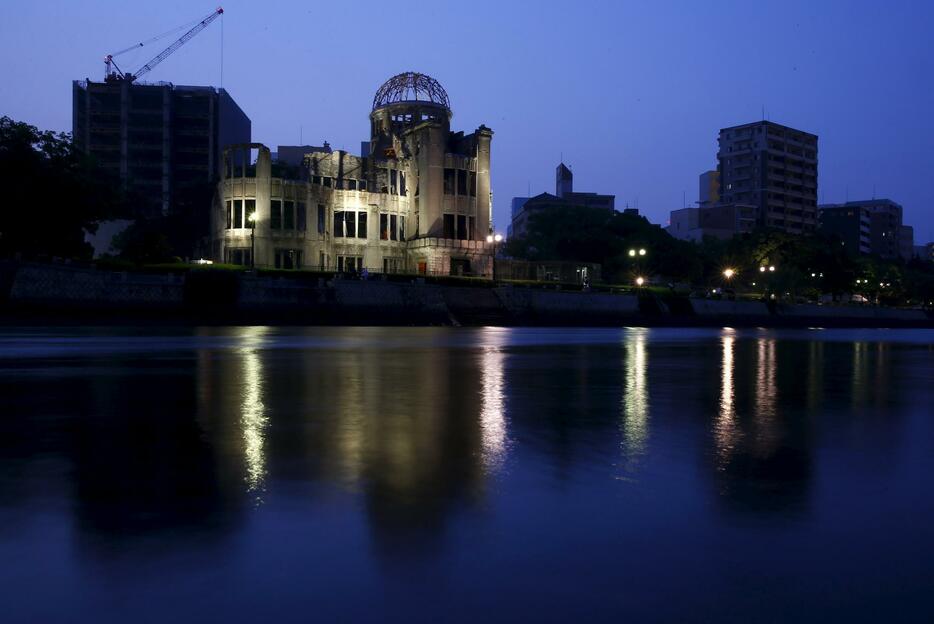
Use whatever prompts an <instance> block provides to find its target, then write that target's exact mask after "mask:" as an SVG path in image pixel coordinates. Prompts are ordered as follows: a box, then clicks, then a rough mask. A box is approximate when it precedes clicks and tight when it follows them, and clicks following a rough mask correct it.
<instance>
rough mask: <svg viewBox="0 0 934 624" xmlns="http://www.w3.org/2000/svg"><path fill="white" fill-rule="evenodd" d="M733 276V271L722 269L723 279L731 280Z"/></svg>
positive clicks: (734, 272)
mask: <svg viewBox="0 0 934 624" xmlns="http://www.w3.org/2000/svg"><path fill="white" fill-rule="evenodd" d="M734 275H736V271H735V270H734V269H724V270H723V277H725V278H727V279H732V278H733V276H734Z"/></svg>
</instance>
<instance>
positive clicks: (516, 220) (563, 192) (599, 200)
mask: <svg viewBox="0 0 934 624" xmlns="http://www.w3.org/2000/svg"><path fill="white" fill-rule="evenodd" d="M547 208H561V209H566V210H574V209H575V208H604V209H606V210H610V211H613V210H615V209H616V196H615V195H601V194H599V193H590V192H580V191H575V190H574V173H573V172H572V171H571V170H570V168H568V166H567V165H565V164H564V163H559V164H558V166H557V167H556V168H555V194H554V195H552V194H551V193H541V194H539V195H536V196H535V197H513V198H512V223H510V224H509V228H508V235H509V236H510V237H513V236H517V237H521V236H525V235H526V233H527V232H528V226H529V219H530V217H531V216H532V215H533V214H535V212H537V211H541V210H544V209H547Z"/></svg>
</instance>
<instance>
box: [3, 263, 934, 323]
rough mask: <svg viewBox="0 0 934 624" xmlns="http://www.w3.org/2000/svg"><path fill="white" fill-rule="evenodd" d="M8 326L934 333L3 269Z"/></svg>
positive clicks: (592, 295)
mask: <svg viewBox="0 0 934 624" xmlns="http://www.w3.org/2000/svg"><path fill="white" fill-rule="evenodd" d="M0 269H2V270H0V326H6V327H18V326H20V327H21V326H30V325H31V326H36V325H52V326H56V325H58V326H103V325H110V326H120V325H122V326H128V325H151V326H186V325H188V326H190V325H208V326H212V325H213V326H222V325H295V326H453V327H456V326H465V327H478V326H501V327H626V326H641V327H724V326H727V327H776V328H778V327H790V328H809V327H822V328H925V329H932V328H934V314H932V312H930V311H922V310H918V309H896V308H881V307H868V306H846V305H841V306H820V305H814V304H785V303H770V304H767V303H766V302H762V301H727V300H710V299H689V298H687V297H681V296H674V295H672V296H657V295H654V294H651V293H645V294H641V295H638V296H637V295H633V294H611V293H604V292H579V291H569V290H560V289H559V288H556V287H535V286H511V285H499V286H493V285H492V284H482V285H460V284H447V283H442V284H432V283H425V282H424V280H419V279H416V278H413V279H409V280H401V281H389V280H383V279H374V280H370V281H359V280H341V279H324V278H317V279H309V278H308V276H296V277H290V276H280V275H274V276H266V275H254V274H250V273H246V272H244V273H235V272H229V271H211V270H207V271H190V272H188V273H182V274H178V273H158V274H152V273H129V272H119V271H104V270H97V269H93V268H83V267H72V266H67V265H54V264H53V265H40V264H29V263H4V264H3V265H2V266H0Z"/></svg>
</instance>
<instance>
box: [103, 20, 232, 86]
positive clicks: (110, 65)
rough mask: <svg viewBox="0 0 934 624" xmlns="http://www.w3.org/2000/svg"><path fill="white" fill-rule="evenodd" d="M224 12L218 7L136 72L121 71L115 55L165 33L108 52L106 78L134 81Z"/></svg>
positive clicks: (133, 48)
mask: <svg viewBox="0 0 934 624" xmlns="http://www.w3.org/2000/svg"><path fill="white" fill-rule="evenodd" d="M223 14H224V9H223V8H222V7H217V9H216V10H215V11H214V12H213V13H211V14H210V15H208V16H207V17H205V18H204V19H203V20H201V21H200V22H198V23H197V24H195V25H194V26H193V27H192V28H191V30H189V31H188V32H186V33H185V34H184V35H182V36H181V37H179V38H178V39H177V40H176V41H175V43H173V44H172V45H170V46H169V47H167V48H166V49H165V50H163V51H162V52H160V53H159V54H157V55H156V56H155V57H153V58H152V59H151V60H150V61H149V62H148V63H146V64H145V65H143V66H142V67H140V68H139V69H137V70H136V71H135V72H126V73H124V72H122V71H120V68H119V67H117V63H116V62H114V57H115V56H119V55H121V54H124V53H126V52H129V51H130V50H136V49H138V48H142V47H144V46H145V45H146V44H147V43H151V42H152V41H155V40H156V39H160V38H162V37H163V36H164V35H159V36H158V37H154V38H153V39H149V40H148V41H145V42H142V43H137V44H136V45H133V46H130V47H129V48H127V49H125V50H120V51H119V52H114V53H113V54H108V55H107V56H105V57H104V80H106V81H108V82H117V81H120V80H123V81H126V82H133V81H134V80H136V79H138V78H139V77H140V76H142V75H144V74H146V73H148V72H149V71H151V70H152V68H154V67H155V66H156V65H158V64H159V63H161V62H162V61H164V60H165V59H167V58H168V57H169V56H170V55H171V54H172V53H173V52H175V51H176V50H178V49H179V48H180V47H182V46H183V45H185V43H187V42H188V40H189V39H191V38H192V37H194V36H195V35H197V34H198V33H199V32H201V31H202V30H204V29H205V28H207V26H208V24H210V23H211V22H213V21H214V20H216V19H217V18H218V17H220V16H221V15H223ZM189 23H190V22H189ZM176 30H177V29H176ZM170 32H172V31H170Z"/></svg>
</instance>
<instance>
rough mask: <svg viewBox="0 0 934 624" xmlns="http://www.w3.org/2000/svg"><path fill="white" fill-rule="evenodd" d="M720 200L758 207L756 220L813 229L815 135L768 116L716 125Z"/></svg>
mask: <svg viewBox="0 0 934 624" xmlns="http://www.w3.org/2000/svg"><path fill="white" fill-rule="evenodd" d="M719 146H720V147H719V150H718V152H717V161H718V163H719V164H718V167H717V171H718V172H719V191H720V202H719V203H721V204H734V205H748V206H754V207H755V209H756V225H758V226H760V227H770V228H776V229H779V230H783V231H785V232H788V233H791V234H811V233H813V232H814V231H815V230H816V229H817V136H816V135H813V134H810V133H807V132H802V131H801V130H795V129H794V128H789V127H787V126H782V125H780V124H777V123H773V122H771V121H757V122H754V123H749V124H743V125H741V126H733V127H731V128H724V129H722V130H720V136H719Z"/></svg>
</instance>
